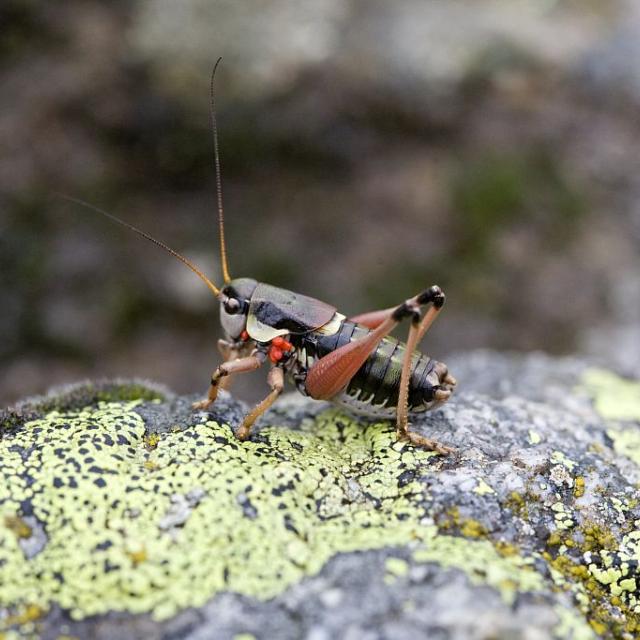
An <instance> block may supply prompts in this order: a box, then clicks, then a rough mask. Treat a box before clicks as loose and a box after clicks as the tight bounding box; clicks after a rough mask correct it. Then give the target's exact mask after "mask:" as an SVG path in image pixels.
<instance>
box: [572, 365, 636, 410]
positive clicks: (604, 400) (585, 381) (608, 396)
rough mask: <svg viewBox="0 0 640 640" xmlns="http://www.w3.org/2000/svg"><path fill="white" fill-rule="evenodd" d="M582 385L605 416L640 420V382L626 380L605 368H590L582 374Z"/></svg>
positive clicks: (597, 408)
mask: <svg viewBox="0 0 640 640" xmlns="http://www.w3.org/2000/svg"><path fill="white" fill-rule="evenodd" d="M581 386H582V387H583V388H584V389H585V390H586V391H587V393H588V394H589V395H590V396H591V397H592V398H593V401H594V404H595V408H596V410H597V411H598V413H600V415H601V416H602V417H603V418H606V419H609V420H640V382H636V381H632V380H625V379H624V378H621V377H620V376H617V375H616V374H615V373H612V372H611V371H606V370H604V369H588V370H587V371H585V372H584V374H583V375H582V385H581Z"/></svg>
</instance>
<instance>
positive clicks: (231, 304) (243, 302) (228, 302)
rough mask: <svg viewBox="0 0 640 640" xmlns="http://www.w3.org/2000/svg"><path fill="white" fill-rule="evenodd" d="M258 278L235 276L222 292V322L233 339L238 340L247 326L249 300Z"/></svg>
mask: <svg viewBox="0 0 640 640" xmlns="http://www.w3.org/2000/svg"><path fill="white" fill-rule="evenodd" d="M257 286H258V282H257V280H253V278H235V279H234V280H231V281H230V282H229V283H228V284H226V285H225V286H224V288H223V289H222V291H221V292H220V296H219V298H220V323H221V324H222V328H223V329H224V332H225V334H226V336H227V338H229V339H231V340H237V339H238V338H239V337H240V334H241V333H242V332H243V331H244V330H245V329H246V327H247V314H248V313H249V302H250V300H251V296H252V295H253V292H254V290H255V288H256V287H257Z"/></svg>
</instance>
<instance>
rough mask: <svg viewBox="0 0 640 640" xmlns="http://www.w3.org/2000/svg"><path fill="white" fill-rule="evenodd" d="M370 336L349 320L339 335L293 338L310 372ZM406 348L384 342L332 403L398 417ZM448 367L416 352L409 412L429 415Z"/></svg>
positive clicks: (392, 340)
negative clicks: (325, 358)
mask: <svg viewBox="0 0 640 640" xmlns="http://www.w3.org/2000/svg"><path fill="white" fill-rule="evenodd" d="M367 333H369V329H367V328H366V327H363V326H361V325H358V324H356V323H354V322H350V321H349V320H343V321H342V323H341V326H340V328H339V329H338V331H336V332H335V333H333V334H332V335H325V334H323V333H322V332H320V331H312V332H310V333H308V334H304V335H300V336H291V342H292V343H293V344H294V345H295V346H296V347H297V354H298V364H299V367H300V368H301V369H302V370H305V371H306V370H308V369H309V367H311V365H312V364H313V363H314V362H315V361H316V360H318V359H319V358H322V356H324V355H326V354H328V353H330V352H331V351H335V350H336V349H337V348H339V347H341V346H342V345H344V344H347V343H348V342H350V341H351V340H357V339H359V338H361V337H363V336H365V335H366V334H367ZM404 354H405V345H404V343H402V342H399V341H398V340H396V339H395V338H392V337H386V338H383V339H382V341H381V342H380V344H379V345H378V347H377V348H376V349H375V350H374V351H373V352H372V353H371V355H370V356H369V358H368V359H367V360H366V361H365V363H364V364H363V365H362V367H360V369H359V370H358V372H357V373H356V375H355V376H354V377H353V378H352V380H351V382H350V383H349V384H348V385H347V387H346V389H345V390H344V392H343V393H342V394H341V395H340V396H338V397H336V398H334V399H333V401H334V402H336V403H338V404H341V405H344V406H346V407H348V408H349V409H351V410H352V411H355V412H357V413H361V414H365V415H371V416H377V417H385V418H390V417H393V415H394V414H395V409H396V406H397V404H398V391H399V388H400V373H401V371H402V360H403V358H404ZM446 372H447V370H446V366H445V365H443V364H442V363H440V362H437V361H436V360H432V359H431V358H429V357H428V356H426V355H423V354H421V353H419V352H418V351H416V352H415V353H414V354H413V358H412V363H411V380H410V383H409V411H412V412H418V411H426V410H427V409H429V408H431V406H432V405H434V404H435V401H434V396H433V392H434V391H435V390H436V389H437V388H438V386H439V384H440V380H441V377H442V376H444V375H446Z"/></svg>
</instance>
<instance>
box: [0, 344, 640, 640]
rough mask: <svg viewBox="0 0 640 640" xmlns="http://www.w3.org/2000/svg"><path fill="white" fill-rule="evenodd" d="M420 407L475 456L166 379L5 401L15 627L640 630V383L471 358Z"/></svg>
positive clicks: (446, 438) (5, 561)
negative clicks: (254, 406) (436, 397)
mask: <svg viewBox="0 0 640 640" xmlns="http://www.w3.org/2000/svg"><path fill="white" fill-rule="evenodd" d="M450 364H451V367H452V370H454V372H455V373H456V374H459V375H460V380H461V385H460V391H459V393H458V394H457V395H456V396H455V397H454V398H453V399H452V400H451V401H450V402H449V404H448V405H446V406H444V407H443V408H442V409H439V410H437V411H434V412H432V413H430V414H427V415H425V416H422V417H420V418H418V419H416V420H415V423H414V426H415V428H416V429H419V430H421V431H424V432H425V433H428V434H429V435H430V436H431V437H435V438H437V439H438V440H440V441H442V442H443V443H445V444H448V445H452V446H455V447H456V448H457V453H456V454H454V455H451V456H448V457H442V456H438V455H435V454H434V453H432V452H428V451H423V450H420V449H415V448H413V447H411V446H410V445H408V444H406V443H397V442H396V441H395V436H394V429H393V426H392V425H390V424H388V423H366V422H364V421H361V420H357V419H354V418H352V417H350V416H348V415H346V414H343V413H341V412H339V411H337V410H336V409H335V408H332V407H331V406H329V405H327V404H325V403H315V402H312V401H310V400H306V399H304V398H301V397H299V396H292V397H285V398H283V399H282V401H281V402H280V403H279V404H278V405H277V406H276V408H275V409H274V410H273V411H272V412H271V413H270V414H269V415H268V416H266V417H265V418H264V419H263V420H262V422H261V423H260V425H259V426H258V428H257V429H256V431H255V433H254V434H253V436H252V439H251V440H250V441H248V442H244V443H241V442H238V441H237V440H235V439H234V436H233V433H232V429H231V427H230V425H235V424H237V422H238V420H239V418H240V416H241V415H242V412H243V411H244V410H245V409H244V407H243V406H242V405H241V404H240V403H239V402H237V401H236V400H234V399H233V398H232V397H231V396H230V395H228V394H224V395H223V397H222V398H221V399H220V401H219V403H217V404H216V406H215V409H214V411H212V412H211V413H203V412H196V413H193V412H192V411H191V409H190V403H191V402H192V400H193V399H194V398H191V397H177V396H174V395H173V394H172V393H170V392H168V391H167V390H163V389H162V388H160V387H158V386H157V385H149V384H145V383H141V382H139V381H138V382H134V383H131V384H127V383H125V382H123V381H116V382H113V383H109V382H99V383H93V384H82V385H78V386H76V387H72V388H66V389H62V390H60V391H57V392H55V393H53V394H52V395H50V396H48V397H47V398H41V399H35V400H30V401H26V402H24V403H22V404H21V405H19V406H17V407H15V408H13V409H8V410H5V411H4V412H2V414H1V415H0V424H1V431H0V433H1V435H2V439H1V440H0V449H1V451H0V473H1V474H2V480H1V482H0V566H2V576H3V579H2V581H0V632H4V633H6V634H12V635H8V636H7V637H21V636H29V635H36V636H39V637H43V638H57V637H59V636H60V635H68V636H74V637H92V638H142V637H144V638H169V637H186V638H192V639H196V638H236V639H240V638H242V639H246V640H248V639H249V638H275V637H277V638H309V639H313V640H321V639H324V638H335V637H343V638H358V639H360V638H372V639H373V638H376V639H377V638H393V639H396V638H397V639H404V638H407V639H408V638H416V637H441V638H452V639H453V638H505V637H509V638H523V639H525V638H526V639H537V638H541V639H542V638H550V637H555V638H574V639H578V638H597V637H613V638H633V637H636V635H637V630H638V629H639V628H640V627H639V625H640V602H638V597H639V595H640V590H639V583H638V582H637V580H638V579H639V576H638V562H639V561H640V532H638V526H637V525H638V522H639V521H640V505H639V502H638V497H639V496H638V489H637V487H638V483H639V482H640V384H639V383H638V382H634V381H629V380H623V379H621V378H619V377H617V376H616V375H614V374H613V373H610V372H608V371H604V370H600V369H593V368H590V367H589V366H588V364H587V363H585V362H582V361H580V360H578V359H553V358H550V357H547V356H542V355H537V354H532V355H527V356H516V355H497V354H493V353H491V352H477V353H470V354H459V355H458V356H455V357H454V358H453V359H452V360H451V361H450Z"/></svg>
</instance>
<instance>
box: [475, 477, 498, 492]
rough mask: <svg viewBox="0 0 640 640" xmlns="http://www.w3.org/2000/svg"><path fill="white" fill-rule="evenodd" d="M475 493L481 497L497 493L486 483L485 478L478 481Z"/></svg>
mask: <svg viewBox="0 0 640 640" xmlns="http://www.w3.org/2000/svg"><path fill="white" fill-rule="evenodd" d="M473 493H477V494H478V495H479V496H486V495H489V494H491V493H495V491H494V490H493V489H492V488H491V487H490V486H489V485H488V484H487V483H486V482H485V481H484V479H483V478H480V480H478V484H477V485H476V486H475V487H474V489H473Z"/></svg>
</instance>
